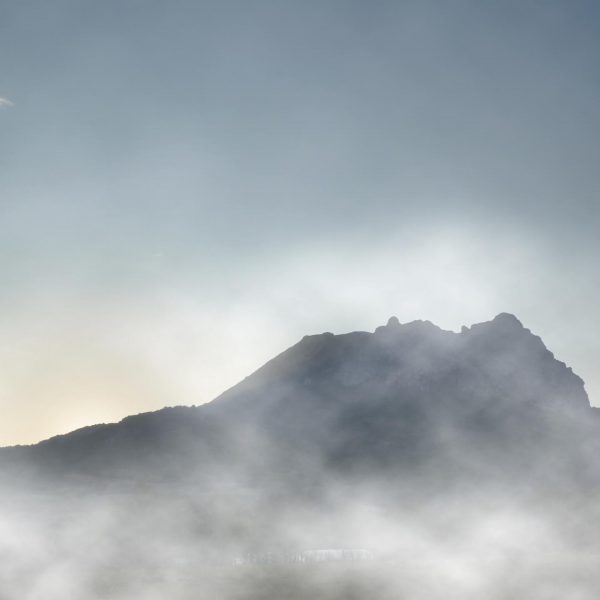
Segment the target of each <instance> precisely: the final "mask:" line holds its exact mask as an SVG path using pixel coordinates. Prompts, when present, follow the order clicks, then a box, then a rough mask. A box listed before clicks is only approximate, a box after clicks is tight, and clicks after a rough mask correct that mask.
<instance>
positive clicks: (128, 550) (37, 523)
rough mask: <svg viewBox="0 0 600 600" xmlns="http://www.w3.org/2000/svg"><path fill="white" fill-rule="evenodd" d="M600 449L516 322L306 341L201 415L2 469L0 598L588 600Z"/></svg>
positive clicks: (407, 327)
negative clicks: (313, 559) (308, 560)
mask: <svg viewBox="0 0 600 600" xmlns="http://www.w3.org/2000/svg"><path fill="white" fill-rule="evenodd" d="M599 433H600V424H599V423H598V419H597V417H596V409H593V408H591V407H590V404H589V401H588V398H587V395H586V392H585V389H584V386H583V382H582V380H581V379H580V378H579V377H578V376H577V375H575V374H574V373H573V372H572V371H571V369H569V368H568V367H567V366H566V365H565V364H564V363H562V362H560V361H558V360H556V359H555V358H554V356H553V355H552V353H551V352H550V351H549V350H547V348H546V347H545V346H544V344H543V342H542V341H541V340H540V338H538V337H536V336H535V335H533V334H532V333H531V332H530V331H529V330H527V329H525V328H524V327H523V326H522V325H521V323H520V322H519V321H518V320H517V319H516V318H515V317H513V316H511V315H508V314H501V315H498V316H497V317H496V318H495V319H493V320H492V321H490V322H486V323H481V324H477V325H473V326H472V327H470V328H463V330H462V331H461V332H460V333H453V332H450V331H443V330H441V329H440V328H438V327H436V326H435V325H433V324H431V323H429V322H427V321H416V322H413V323H407V324H402V325H401V324H400V323H399V322H398V320H397V319H395V318H392V319H390V320H389V322H388V323H387V325H385V326H383V327H379V328H377V330H376V331H375V332H373V333H367V332H354V333H349V334H345V335H333V334H331V333H324V334H321V335H314V336H307V337H305V338H303V339H302V340H301V341H300V342H298V343H297V344H296V345H295V346H293V347H291V348H289V349H288V350H286V351H285V352H283V353H282V354H280V355H279V356H277V357H275V358H274V359H273V360H271V361H270V362H268V363H267V364H266V365H264V366H263V367H261V368H260V369H258V371H256V372H255V373H254V374H252V375H250V376H249V377H247V378H246V379H244V380H243V381H242V382H240V383H239V384H238V385H236V386H234V387H233V388H231V389H230V390H228V391H227V392H225V393H224V394H222V395H221V396H220V397H218V398H217V399H215V400H214V401H213V402H211V403H210V404H207V405H204V406H200V407H175V408H165V409H163V410H160V411H157V412H153V413H146V414H141V415H136V416H131V417H127V418H126V419H124V420H123V421H121V422H120V423H116V424H108V425H96V426H92V427H86V428H83V429H80V430H78V431H75V432H73V433H70V434H68V435H63V436H58V437H55V438H52V439H50V440H47V441H45V442H42V443H40V444H36V445H33V446H28V447H14V448H4V449H1V450H0V477H1V478H2V481H1V483H2V485H3V487H2V490H3V493H2V494H0V532H2V535H1V536H0V596H2V597H3V598H4V597H6V598H8V599H9V600H13V599H15V600H16V599H18V600H21V599H25V600H41V599H43V600H59V599H60V600H62V599H63V598H77V599H78V600H79V599H81V600H97V599H100V598H102V599H107V598H110V599H115V600H129V599H130V598H148V599H154V598H155V599H157V600H158V599H159V598H174V599H175V600H192V599H193V600H198V598H206V599H207V600H208V599H211V600H212V599H213V598H224V599H226V600H251V599H257V600H258V599H261V600H262V599H264V598H280V597H285V598H292V599H296V600H308V598H315V597H319V598H329V599H331V600H348V598H357V599H358V598H366V597H373V596H375V597H378V598H382V599H384V600H387V599H390V600H392V599H397V598H415V597H418V598H423V599H424V600H442V599H444V600H446V599H447V598H460V599H461V600H464V599H467V600H476V599H479V598H491V599H494V600H496V599H498V600H501V599H502V600H504V599H505V598H521V597H527V598H534V599H535V600H537V599H538V598H539V599H540V600H548V599H554V598H557V599H558V598H575V597H577V598H585V599H588V598H589V599H590V600H591V599H592V598H596V597H597V590H598V587H599V585H600V581H599V578H598V576H597V573H598V565H599V564H600V560H599V559H598V557H599V556H600V541H598V539H597V534H596V531H595V528H594V527H590V523H595V522H596V521H597V520H598V517H599V516H600V515H599V514H598V512H599V508H598V507H599V506H600V503H599V502H598V500H597V498H598V496H600V469H599V468H598V460H597V457H598V456H599V451H600V446H599V443H598V440H600V435H598V434H599ZM332 556H334V557H335V556H338V557H339V556H341V557H344V556H346V557H373V559H372V560H371V561H370V562H368V564H364V563H362V562H360V561H356V562H354V559H352V560H351V562H350V563H348V564H345V563H344V564H341V563H340V564H338V563H334V564H320V563H319V564H315V565H309V564H305V562H304V559H305V557H332ZM376 557H377V559H376ZM319 560H321V559H319ZM6 590H9V592H8V593H6Z"/></svg>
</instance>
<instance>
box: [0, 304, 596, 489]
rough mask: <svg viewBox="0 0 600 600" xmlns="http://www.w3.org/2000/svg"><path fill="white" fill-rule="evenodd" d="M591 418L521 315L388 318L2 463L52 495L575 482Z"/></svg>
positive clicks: (324, 337) (579, 384)
mask: <svg viewBox="0 0 600 600" xmlns="http://www.w3.org/2000/svg"><path fill="white" fill-rule="evenodd" d="M594 413H595V411H594V410H593V409H591V408H590V404H589V401H588V398H587V394H586V392H585V389H584V385H583V381H582V380H581V379H580V378H579V377H578V376H577V375H575V374H574V373H573V372H572V370H571V369H570V368H569V367H567V366H566V365H565V364H564V363H562V362H560V361H558V360H556V359H555V358H554V356H553V354H552V353H551V352H550V351H549V350H548V349H547V348H546V347H545V346H544V344H543V342H542V340H541V339H540V338H539V337H537V336H535V335H533V334H532V333H531V332H530V331H529V330H528V329H525V328H524V327H523V326H522V324H521V323H520V322H519V321H518V320H517V318H516V317H514V316H512V315H509V314H500V315H498V316H497V317H496V318H494V319H493V320H492V321H490V322H486V323H481V324H477V325H473V326H472V327H471V328H466V327H463V329H462V331H461V332H460V333H454V332H451V331H444V330H442V329H440V328H438V327H436V326H435V325H433V324H431V323H430V322H428V321H415V322H412V323H407V324H403V325H401V324H400V323H399V322H398V320H397V319H396V318H391V319H390V320H389V322H388V323H387V325H386V326H382V327H378V328H377V330H376V331H375V332H374V333H367V332H354V333H349V334H344V335H333V334H331V333H324V334H321V335H314V336H306V337H305V338H303V339H302V340H301V341H300V342H299V343H297V344H296V345H295V346H293V347H291V348H289V349H288V350H286V351H285V352H283V353H282V354H280V355H279V356H277V357H276V358H274V359H273V360H271V361H270V362H268V363H267V364H266V365H264V366H263V367H261V368H260V369H259V370H258V371H256V372H255V373H253V374H252V375H250V376H249V377H247V378H246V379H244V380H243V381H242V382H240V383H239V384H238V385H236V386H234V387H233V388H231V389H230V390H228V391H227V392H225V393H224V394H222V395H221V396H219V397H218V398H216V399H215V400H214V401H213V402H211V403H209V404H207V405H203V406H200V407H194V408H185V407H176V408H166V409H163V410H161V411H157V412H154V413H146V414H141V415H137V416H132V417H128V418H126V419H124V420H123V421H121V422H120V423H117V424H110V425H98V426H93V427H87V428H84V429H81V430H78V431H75V432H73V433H71V434H68V435H64V436H58V437H55V438H52V439H50V440H47V441H45V442H42V443H40V444H37V445H34V446H30V447H17V448H13V449H3V450H2V451H1V452H0V459H2V460H3V461H4V462H5V463H8V465H12V466H13V469H14V465H18V473H19V474H20V476H21V477H31V476H35V477H36V478H39V477H40V476H43V477H47V478H49V479H50V480H51V481H52V482H53V483H54V484H56V481H57V479H62V478H71V479H79V480H83V481H108V482H115V481H122V482H148V481H150V482H161V481H171V482H172V481H181V480H190V481H196V482H202V484H203V485H205V486H216V487H223V482H227V485H230V484H231V485H236V486H239V485H244V486H245V485H249V482H251V485H253V486H257V485H263V484H265V482H267V481H268V482H271V483H272V482H273V481H274V480H277V481H278V485H280V484H282V483H283V482H285V484H286V485H288V484H289V485H293V487H294V488H297V487H298V486H300V485H303V484H304V485H308V484H309V483H310V485H315V484H317V483H318V480H319V479H320V478H322V477H329V476H330V475H331V473H335V474H340V475H342V476H344V477H346V476H348V477H351V476H353V475H360V476H361V477H364V476H365V473H369V474H370V476H374V475H378V474H381V473H383V472H385V471H386V470H390V469H391V470H392V471H394V472H398V473H401V474H402V476H403V477H409V476H411V475H412V474H414V473H418V474H419V476H422V474H423V472H424V470H428V471H427V472H429V471H431V470H436V471H437V472H438V474H439V476H440V477H443V478H444V479H448V478H455V477H456V476H457V475H459V474H462V475H466V474H469V473H470V474H471V476H474V477H475V476H476V477H481V476H483V475H484V474H487V475H489V474H493V473H496V474H498V473H500V472H502V473H504V474H506V473H508V472H510V473H511V474H512V473H513V472H516V471H521V472H524V471H527V470H528V469H531V468H532V465H534V464H535V465H536V471H537V472H539V473H540V474H542V473H543V471H544V469H545V468H546V467H548V468H550V467H549V466H548V465H550V464H551V467H552V470H554V471H555V470H556V469H558V468H562V469H564V470H565V471H568V472H569V474H570V475H573V472H574V471H573V469H572V465H573V462H574V461H575V462H578V461H582V460H586V459H585V458H584V457H583V453H584V450H585V453H587V452H588V450H587V448H588V446H590V444H591V442H588V441H587V440H588V439H591V437H590V436H589V432H588V429H589V428H590V427H593V425H592V424H593V423H594V422H595V415H594ZM579 438H582V439H585V440H586V443H585V444H584V443H581V440H580V439H579ZM474 455H475V456H476V458H475V457H474ZM589 472H590V469H589V468H586V469H580V470H579V471H578V473H585V474H586V476H587V474H589ZM14 473H15V471H14V470H13V471H12V474H13V475H14ZM32 473H33V475H32Z"/></svg>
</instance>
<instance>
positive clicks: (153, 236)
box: [0, 0, 600, 444]
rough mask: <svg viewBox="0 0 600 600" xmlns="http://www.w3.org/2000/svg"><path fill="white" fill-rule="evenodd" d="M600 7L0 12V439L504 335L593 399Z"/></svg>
mask: <svg viewBox="0 0 600 600" xmlns="http://www.w3.org/2000/svg"><path fill="white" fill-rule="evenodd" d="M599 31H600V5H599V4H598V3H597V2H595V1H589V2H585V1H579V0H564V1H562V2H558V1H550V0H549V1H541V0H539V1H534V0H529V1H523V0H516V1H514V2H513V1H508V0H507V1H502V2H488V1H485V0H479V1H471V2H466V1H465V2H461V1H454V2H447V1H442V0H439V1H437V2H428V1H426V0H419V1H415V2H402V1H400V0H398V1H395V2H386V1H369V2H367V1H366V0H365V1H362V2H359V1H356V0H347V1H341V0H340V1H326V0H319V1H316V0H314V1H312V0H302V1H300V0H296V1H294V2H291V1H285V0H278V1H260V0H254V1H251V2H249V1H247V0H245V1H240V2H229V1H227V0H218V1H217V0H215V1H206V2H203V1H200V0H195V1H191V0H189V1H185V0H170V1H169V2H167V1H166V0H161V1H158V0H102V2H98V1H94V0H0V281H1V287H0V294H1V295H0V408H1V410H2V419H1V420H0V443H2V444H9V443H19V442H22V443H25V442H31V441H36V440H39V439H41V438H44V437H48V436H49V435H52V434H55V433H59V432H65V431H68V430H71V429H74V428H76V427H79V426H82V425H85V424H91V423H95V422H99V421H111V420H117V419H119V418H121V417H123V416H125V415H127V414H130V413H135V412H140V411H145V410H153V409H156V408H160V407H162V406H164V405H173V404H199V403H202V402H205V401H208V400H210V399H212V398H213V397H214V396H215V395H216V394H218V393H219V392H221V391H222V390H223V389H225V388H226V387H228V386H229V385H232V384H234V383H236V381H237V380H239V379H241V378H242V377H243V376H245V375H247V374H248V373H249V372H250V371H252V370H254V369H255V368H256V367H258V366H259V365H260V364H262V363H263V362H264V361H265V360H267V359H268V358H270V357H271V356H273V355H274V354H276V353H278V352H279V351H281V350H283V349H284V348H286V347H287V346H290V345H291V344H293V343H295V342H296V341H297V340H298V339H299V338H300V337H302V336H303V335H304V334H306V333H318V332H321V331H326V330H329V331H334V332H336V333H337V332H345V331H349V330H356V329H363V330H364V329H366V330H370V329H374V328H375V327H376V326H377V325H379V324H381V323H383V322H385V321H386V320H387V318H388V317H389V316H390V315H391V314H396V315H397V316H398V317H399V318H400V320H401V321H409V320H413V319H417V318H423V319H430V320H432V321H434V322H436V323H437V324H439V325H440V326H442V327H445V328H449V329H458V328H460V326H461V325H462V324H471V323H473V322H477V321H483V320H488V319H489V318H491V317H493V316H494V314H496V313H498V312H501V311H508V312H513V313H515V314H517V316H519V318H520V319H521V320H522V321H523V322H524V324H525V325H526V326H528V327H530V328H531V329H532V330H533V331H534V332H535V333H537V334H539V335H541V336H542V337H543V339H544V340H545V342H546V343H547V345H548V346H549V347H550V349H551V350H553V351H554V352H555V354H556V355H557V357H558V358H560V359H561V360H564V361H566V362H567V363H568V364H570V365H571V366H572V367H573V368H574V370H575V371H576V372H577V373H579V374H580V375H581V376H582V377H583V378H584V379H585V380H586V383H587V389H588V392H589V393H590V396H591V397H592V402H594V403H597V404H600V373H597V369H596V365H597V364H598V363H599V361H600V342H599V341H598V337H597V328H598V322H599V320H600V287H599V283H600V278H599V273H598V266H597V262H598V261H597V257H598V256H599V253H600V238H599V236H598V228H599V226H600V197H599V193H600V165H599V164H598V157H599V156H600V135H599V134H600V131H599V114H600V112H599V108H598V107H599V106H600V64H599V63H600V41H599V36H598V32H599Z"/></svg>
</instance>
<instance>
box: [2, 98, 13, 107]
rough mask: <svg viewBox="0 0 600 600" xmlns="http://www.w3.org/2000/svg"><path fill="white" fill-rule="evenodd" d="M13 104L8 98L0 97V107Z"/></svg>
mask: <svg viewBox="0 0 600 600" xmlns="http://www.w3.org/2000/svg"><path fill="white" fill-rule="evenodd" d="M11 106H14V104H13V103H12V102H11V101H10V100H9V99H8V98H0V108H10V107H11Z"/></svg>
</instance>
